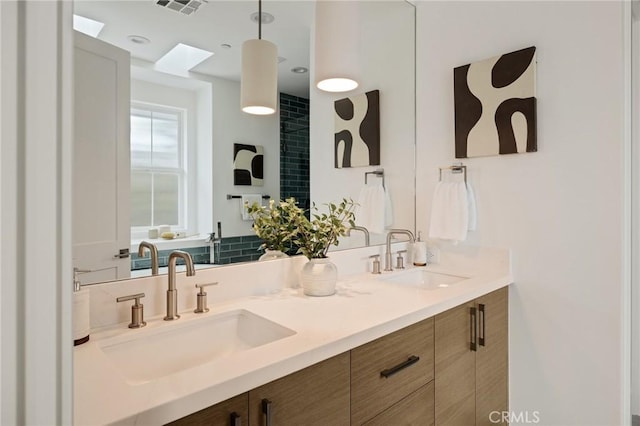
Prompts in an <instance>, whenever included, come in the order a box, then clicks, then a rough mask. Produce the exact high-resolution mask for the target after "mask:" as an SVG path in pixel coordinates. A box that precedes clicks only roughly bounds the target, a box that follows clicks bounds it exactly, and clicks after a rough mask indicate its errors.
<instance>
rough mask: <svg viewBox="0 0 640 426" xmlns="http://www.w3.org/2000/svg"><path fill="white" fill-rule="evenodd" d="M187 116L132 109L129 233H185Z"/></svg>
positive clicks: (156, 108)
mask: <svg viewBox="0 0 640 426" xmlns="http://www.w3.org/2000/svg"><path fill="white" fill-rule="evenodd" d="M185 116H186V112H185V111H184V110H181V109H176V108H171V107H164V106H156V105H147V104H139V103H135V104H133V105H132V108H131V233H132V237H134V238H135V237H136V235H137V236H139V237H144V234H146V231H147V229H148V228H150V227H154V226H159V225H171V227H172V228H174V229H177V230H184V229H186V223H185V217H186V212H185V210H186V176H187V170H186V161H185V151H186V141H185V139H186V137H185V130H184V128H185V122H186V120H185Z"/></svg>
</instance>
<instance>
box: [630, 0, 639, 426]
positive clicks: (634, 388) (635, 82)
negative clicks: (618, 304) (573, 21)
mask: <svg viewBox="0 0 640 426" xmlns="http://www.w3.org/2000/svg"><path fill="white" fill-rule="evenodd" d="M633 7H634V10H633V12H634V13H633V24H632V37H633V38H632V46H633V54H632V55H633V56H632V60H633V62H632V70H633V74H632V90H633V92H632V93H633V98H632V102H633V105H632V111H640V2H637V1H636V2H633ZM632 125H633V129H632V135H633V144H632V161H633V166H632V170H633V177H632V190H633V195H632V201H633V206H632V221H633V224H632V230H633V234H632V235H633V237H632V238H633V239H632V241H633V248H632V253H633V254H634V258H635V262H633V264H632V267H633V270H632V279H633V288H632V299H633V302H632V321H631V332H632V347H631V373H632V376H631V413H632V414H635V415H637V416H640V261H639V259H638V256H637V253H640V184H639V183H640V119H639V117H638V115H637V114H635V116H634V119H633V120H632Z"/></svg>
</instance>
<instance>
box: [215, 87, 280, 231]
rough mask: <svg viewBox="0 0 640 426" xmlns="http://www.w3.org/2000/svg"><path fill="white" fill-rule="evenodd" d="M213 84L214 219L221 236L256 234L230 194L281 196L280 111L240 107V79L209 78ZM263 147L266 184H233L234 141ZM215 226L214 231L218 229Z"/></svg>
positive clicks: (237, 202)
mask: <svg viewBox="0 0 640 426" xmlns="http://www.w3.org/2000/svg"><path fill="white" fill-rule="evenodd" d="M210 81H212V84H213V176H214V177H213V194H214V195H213V219H214V225H215V224H216V223H217V222H218V221H221V222H222V236H223V237H231V236H236V235H253V234H254V232H253V230H252V229H251V224H252V223H253V222H251V221H243V220H242V218H241V216H240V215H241V210H240V208H241V201H240V200H237V199H233V200H227V198H226V196H227V194H233V195H241V194H265V195H270V196H271V197H273V198H275V199H276V200H277V199H279V198H280V113H279V111H277V112H276V113H275V114H273V115H266V116H257V115H250V114H246V113H244V112H242V110H241V109H240V83H237V82H234V81H229V80H223V79H210ZM234 143H244V144H249V145H262V146H263V147H264V186H236V185H234V184H233V144H234ZM215 230H216V229H213V230H212V231H215Z"/></svg>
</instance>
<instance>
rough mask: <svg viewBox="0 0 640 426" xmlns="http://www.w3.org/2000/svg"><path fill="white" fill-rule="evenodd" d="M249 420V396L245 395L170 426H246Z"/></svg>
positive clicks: (213, 406)
mask: <svg viewBox="0 0 640 426" xmlns="http://www.w3.org/2000/svg"><path fill="white" fill-rule="evenodd" d="M248 418H249V394H248V393H246V392H245V393H243V394H240V395H238V396H234V397H233V398H229V399H227V400H226V401H223V402H221V403H219V404H216V405H212V406H211V407H207V408H205V409H204V410H200V411H198V412H195V413H193V414H190V415H188V416H186V417H183V418H181V419H179V420H176V421H175V422H171V423H169V424H168V425H169V426H236V425H238V426H241V425H244V426H246V425H247V423H248Z"/></svg>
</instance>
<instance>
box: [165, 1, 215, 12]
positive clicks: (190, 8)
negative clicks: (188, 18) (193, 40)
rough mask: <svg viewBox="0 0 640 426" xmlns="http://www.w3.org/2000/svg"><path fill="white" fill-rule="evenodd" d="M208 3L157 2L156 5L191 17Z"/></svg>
mask: <svg viewBox="0 0 640 426" xmlns="http://www.w3.org/2000/svg"><path fill="white" fill-rule="evenodd" d="M206 3H208V0H157V1H156V4H157V5H158V6H162V7H164V8H167V9H171V10H174V11H176V12H180V13H184V14H185V15H191V14H193V13H195V12H197V11H198V9H199V8H200V6H202V5H204V4H206Z"/></svg>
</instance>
